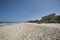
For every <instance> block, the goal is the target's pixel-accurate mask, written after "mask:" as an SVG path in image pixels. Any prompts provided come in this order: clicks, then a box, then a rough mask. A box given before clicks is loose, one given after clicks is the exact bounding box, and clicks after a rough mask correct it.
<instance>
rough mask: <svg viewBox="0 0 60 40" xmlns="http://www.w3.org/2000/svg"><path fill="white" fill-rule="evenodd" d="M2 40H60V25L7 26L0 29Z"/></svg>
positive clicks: (22, 24)
mask: <svg viewBox="0 0 60 40" xmlns="http://www.w3.org/2000/svg"><path fill="white" fill-rule="evenodd" d="M0 40H60V24H36V23H18V24H14V25H5V26H3V27H0Z"/></svg>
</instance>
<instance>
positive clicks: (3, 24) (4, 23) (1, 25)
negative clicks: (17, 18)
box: [0, 22, 16, 27]
mask: <svg viewBox="0 0 60 40" xmlns="http://www.w3.org/2000/svg"><path fill="white" fill-rule="evenodd" d="M13 24H16V23H11V22H9V23H6V22H3V23H0V27H3V26H5V25H13Z"/></svg>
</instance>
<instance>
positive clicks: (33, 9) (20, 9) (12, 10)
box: [0, 0, 60, 22]
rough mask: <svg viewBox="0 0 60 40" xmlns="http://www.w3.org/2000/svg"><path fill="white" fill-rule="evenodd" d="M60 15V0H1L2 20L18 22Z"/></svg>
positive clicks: (0, 17) (0, 14) (0, 18)
mask: <svg viewBox="0 0 60 40" xmlns="http://www.w3.org/2000/svg"><path fill="white" fill-rule="evenodd" d="M51 13H56V14H57V15H60V0H0V22H3V21H5V22H18V21H28V20H35V19H41V17H42V16H45V15H48V14H51Z"/></svg>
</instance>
